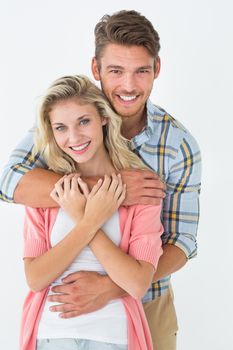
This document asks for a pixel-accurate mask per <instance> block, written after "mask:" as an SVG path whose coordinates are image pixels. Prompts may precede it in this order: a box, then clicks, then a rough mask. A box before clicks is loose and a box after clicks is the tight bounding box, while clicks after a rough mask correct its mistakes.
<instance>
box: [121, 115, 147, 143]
mask: <svg viewBox="0 0 233 350" xmlns="http://www.w3.org/2000/svg"><path fill="white" fill-rule="evenodd" d="M145 125H146V112H144V113H143V115H142V116H141V118H140V119H138V121H136V122H135V119H134V118H130V117H129V118H123V121H122V135H123V136H124V137H125V138H126V139H128V140H131V139H132V138H133V137H135V136H136V135H138V134H139V133H140V132H141V131H142V130H143V128H144V127H145Z"/></svg>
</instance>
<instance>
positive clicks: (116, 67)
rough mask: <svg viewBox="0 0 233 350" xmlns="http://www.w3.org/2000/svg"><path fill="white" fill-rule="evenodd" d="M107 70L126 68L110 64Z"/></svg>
mask: <svg viewBox="0 0 233 350" xmlns="http://www.w3.org/2000/svg"><path fill="white" fill-rule="evenodd" d="M107 68H114V69H124V67H122V66H118V65H115V64H109V65H108V66H107Z"/></svg>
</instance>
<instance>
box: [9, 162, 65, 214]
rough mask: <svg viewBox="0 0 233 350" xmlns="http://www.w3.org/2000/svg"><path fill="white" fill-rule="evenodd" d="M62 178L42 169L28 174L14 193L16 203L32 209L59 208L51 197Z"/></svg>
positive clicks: (23, 177)
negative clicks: (56, 184)
mask: <svg viewBox="0 0 233 350" xmlns="http://www.w3.org/2000/svg"><path fill="white" fill-rule="evenodd" d="M61 177H62V176H61V175H59V174H56V173H54V172H53V171H49V170H46V169H42V168H35V169H32V170H30V171H28V172H26V173H25V174H24V175H23V176H22V177H21V179H20V180H19V183H18V184H17V187H16V189H15V191H14V201H15V202H16V203H19V204H24V205H26V206H28V207H32V208H50V207H57V206H58V204H57V203H56V202H54V200H53V199H52V198H51V197H50V193H51V191H52V190H53V188H54V185H55V183H56V182H57V181H58V180H59V179H60V178H61Z"/></svg>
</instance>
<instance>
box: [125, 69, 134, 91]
mask: <svg viewBox="0 0 233 350" xmlns="http://www.w3.org/2000/svg"><path fill="white" fill-rule="evenodd" d="M122 88H123V89H124V90H125V91H126V92H128V93H131V92H132V91H134V90H135V79H134V76H133V74H131V73H130V74H124V79H123V82H122Z"/></svg>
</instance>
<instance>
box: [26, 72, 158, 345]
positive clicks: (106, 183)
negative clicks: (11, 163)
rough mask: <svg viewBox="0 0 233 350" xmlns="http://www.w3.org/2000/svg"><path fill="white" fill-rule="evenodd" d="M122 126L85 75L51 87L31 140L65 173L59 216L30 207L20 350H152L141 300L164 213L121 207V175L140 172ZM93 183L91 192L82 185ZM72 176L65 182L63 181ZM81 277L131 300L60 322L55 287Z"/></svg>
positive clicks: (57, 195)
mask: <svg viewBox="0 0 233 350" xmlns="http://www.w3.org/2000/svg"><path fill="white" fill-rule="evenodd" d="M120 128H121V119H120V118H119V117H118V116H117V115H116V114H115V113H114V112H113V111H112V109H111V108H110V106H109V104H108V102H107V101H106V98H105V97H104V95H103V93H102V92H101V90H99V89H98V88H97V87H96V86H95V85H94V84H93V83H91V82H90V81H89V80H88V78H86V77H84V76H69V77H63V78H61V79H58V80H57V81H55V82H54V83H53V84H52V86H51V87H50V88H49V89H48V91H47V93H46V94H45V96H44V97H43V99H42V103H41V106H40V111H39V116H38V129H37V133H36V137H35V150H34V153H36V152H38V151H39V152H43V155H44V158H45V160H46V162H47V164H48V166H49V168H50V169H52V170H54V171H56V172H60V173H61V174H64V176H63V178H62V179H61V180H60V181H58V183H57V184H56V185H55V188H54V190H53V191H52V193H51V196H52V198H53V199H54V200H55V201H56V202H57V203H58V204H59V206H60V209H57V208H52V209H32V208H26V218H25V229H24V237H25V247H24V264H25V273H26V278H27V282H28V285H29V287H30V288H31V292H29V294H28V297H27V299H26V301H25V304H24V309H23V318H22V331H21V350H35V349H37V350H47V349H64V350H65V349H69V350H74V349H81V350H82V349H83V350H84V349H96V350H97V349H101V350H104V349H112V350H120V349H122V350H123V349H124V350H125V349H129V350H146V349H148V350H150V349H152V343H151V339H150V333H149V328H148V325H147V322H146V319H145V316H144V312H143V308H142V305H141V302H140V298H141V297H142V296H143V295H144V294H145V292H146V291H147V289H148V287H149V286H150V283H151V280H152V278H153V275H154V272H155V269H156V266H157V262H158V259H159V257H160V255H161V253H162V250H161V240H160V235H161V234H162V225H161V222H160V210H161V208H160V207H155V206H142V205H135V206H131V207H129V208H125V207H123V206H120V205H121V203H122V202H123V200H124V197H125V191H126V189H125V186H124V185H123V184H122V181H121V177H120V175H116V174H115V173H116V172H117V171H119V170H121V169H124V168H129V167H132V168H145V166H144V165H143V163H142V162H141V160H140V159H139V158H138V157H137V156H136V155H135V154H133V153H132V152H130V151H129V150H128V148H127V143H126V140H125V139H124V138H123V137H122V136H121V135H120ZM77 173H78V174H81V175H82V176H97V177H99V180H98V182H97V183H96V184H95V186H94V187H93V188H92V190H91V191H89V189H88V187H87V184H86V183H85V182H84V181H83V180H82V179H81V177H79V176H78V175H77ZM67 174H69V175H67ZM77 270H89V271H97V272H99V273H102V274H104V273H107V274H108V275H109V277H110V278H111V279H112V280H113V281H114V282H115V283H116V284H118V285H119V286H120V287H121V288H123V289H124V290H125V291H126V292H127V293H128V294H129V296H126V297H124V298H122V299H121V300H114V301H113V302H111V303H109V304H108V305H106V306H105V307H103V308H102V309H101V310H98V311H95V312H92V313H90V314H87V315H81V316H79V317H76V318H71V319H62V318H59V317H58V316H57V315H56V314H55V313H52V312H50V311H49V307H50V306H51V303H49V302H48V301H47V300H46V296H47V294H48V293H51V291H50V289H51V287H52V286H54V285H56V284H59V283H60V282H61V279H62V278H63V277H64V276H66V275H68V274H70V273H72V272H74V271H77Z"/></svg>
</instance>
